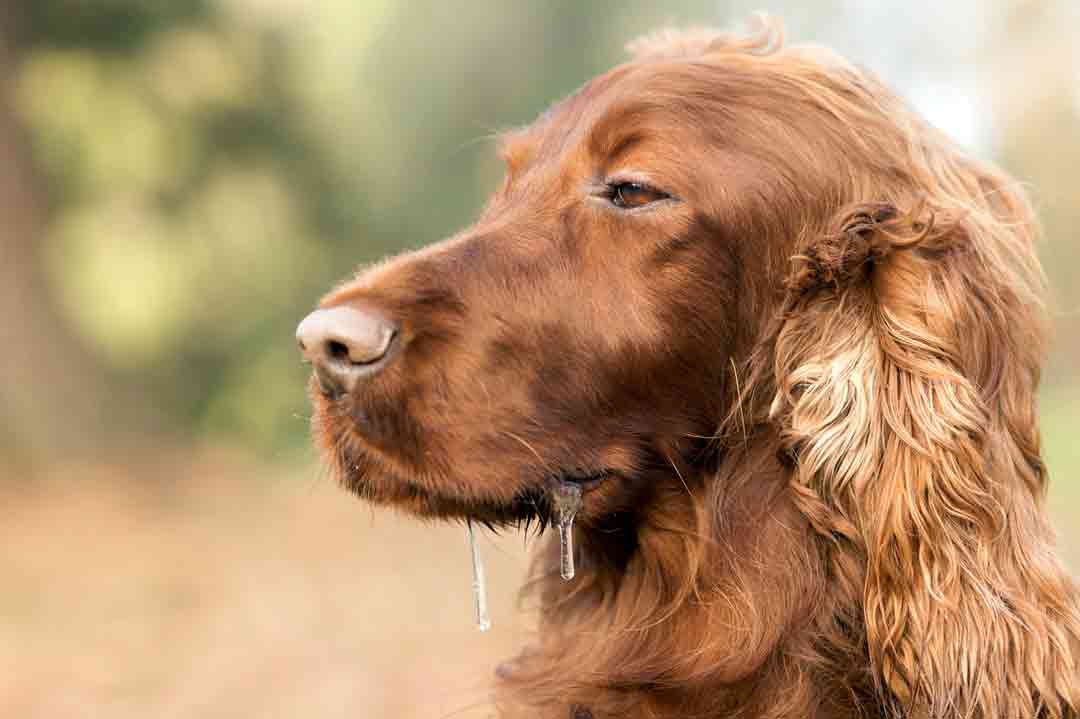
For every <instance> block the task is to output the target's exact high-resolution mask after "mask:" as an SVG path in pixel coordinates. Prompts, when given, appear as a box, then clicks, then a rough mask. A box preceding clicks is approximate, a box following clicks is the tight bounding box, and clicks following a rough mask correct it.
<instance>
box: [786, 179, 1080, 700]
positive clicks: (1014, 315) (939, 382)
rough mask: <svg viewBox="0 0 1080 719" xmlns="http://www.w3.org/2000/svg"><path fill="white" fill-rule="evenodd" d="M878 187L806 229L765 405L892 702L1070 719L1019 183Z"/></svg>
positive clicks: (1073, 666) (1075, 654) (1072, 625)
mask: <svg viewBox="0 0 1080 719" xmlns="http://www.w3.org/2000/svg"><path fill="white" fill-rule="evenodd" d="M992 179H993V178H990V179H986V178H982V177H980V178H979V179H978V182H979V184H978V185H977V186H976V189H981V190H983V191H984V192H983V193H981V194H980V195H979V199H978V200H977V201H976V202H973V203H971V204H969V205H966V206H963V207H958V206H955V205H954V206H952V207H950V206H947V205H945V204H944V203H934V202H933V201H929V200H920V201H915V200H912V201H909V202H907V203H905V204H906V206H904V205H902V204H901V203H900V202H876V203H868V204H862V205H858V206H855V207H850V208H847V209H846V210H844V211H843V212H841V213H840V214H839V215H838V216H837V218H836V219H835V220H834V222H833V226H832V227H829V228H827V229H826V231H825V232H816V233H808V234H813V235H814V236H813V237H812V238H810V239H808V240H807V241H805V242H804V244H803V246H802V247H801V248H800V251H799V254H798V255H797V256H796V257H795V258H794V265H795V266H794V270H793V272H792V273H791V275H790V276H789V278H788V281H787V287H786V291H787V300H786V306H785V310H784V315H783V317H782V320H781V324H780V325H779V327H778V332H777V334H776V335H775V368H774V369H775V381H776V388H777V393H776V397H775V399H774V401H773V405H772V409H771V417H772V419H773V421H774V422H776V423H777V424H778V425H779V428H780V432H781V434H782V437H783V444H784V447H783V449H784V451H785V454H786V455H787V456H788V457H790V458H791V459H792V461H793V487H794V489H795V492H796V496H797V497H798V501H799V503H800V505H801V506H802V508H803V510H804V511H805V512H806V513H807V516H808V517H809V518H810V520H811V522H812V523H813V524H814V526H815V528H816V529H817V531H819V532H820V533H821V534H822V535H823V536H824V537H825V538H826V539H825V540H824V541H825V544H826V546H829V547H830V548H831V551H830V566H831V571H832V572H833V576H834V578H835V583H836V586H837V591H839V592H846V593H847V594H849V595H851V596H850V597H849V599H850V602H849V604H850V606H852V607H854V608H855V609H854V611H856V612H857V611H858V608H861V611H862V622H863V624H864V625H865V631H866V636H865V641H866V644H867V647H868V650H869V654H870V660H871V664H872V668H873V672H874V677H875V680H876V681H877V683H878V686H879V691H880V692H881V694H882V696H883V698H884V700H885V701H886V702H887V703H888V704H889V705H890V706H891V707H892V710H893V711H894V713H895V714H896V715H897V716H901V717H920V718H923V717H926V718H937V717H971V718H972V719H991V718H995V719H996V718H998V717H1018V718H1019V717H1055V718H1058V717H1075V716H1077V711H1078V710H1080V696H1078V693H1080V689H1078V687H1080V663H1078V661H1080V643H1078V637H1080V612H1078V609H1077V599H1076V597H1077V594H1076V588H1075V586H1074V585H1073V584H1072V581H1071V579H1070V578H1069V577H1068V575H1067V574H1066V573H1065V571H1064V570H1063V569H1062V567H1061V566H1060V565H1059V563H1058V560H1057V559H1056V558H1055V554H1054V549H1053V536H1052V531H1051V529H1050V528H1049V526H1048V524H1047V521H1046V518H1045V516H1044V510H1043V494H1044V483H1045V476H1044V468H1043V465H1042V462H1041V460H1040V449H1039V434H1038V427H1037V416H1036V407H1035V389H1036V385H1037V383H1038V376H1039V366H1040V362H1041V359H1042V353H1043V350H1044V335H1045V329H1044V324H1043V316H1044V311H1043V309H1042V305H1041V294H1042V284H1043V283H1042V275H1041V271H1040V269H1039V267H1038V263H1037V260H1036V258H1035V254H1034V249H1033V237H1032V236H1033V230H1032V224H1031V215H1030V211H1029V209H1028V206H1027V204H1026V201H1025V200H1024V198H1023V197H1022V196H1020V195H1018V194H1015V193H1013V192H1012V190H1011V189H1009V188H1008V187H1007V186H1005V185H1004V183H1001V184H1000V185H999V186H998V187H995V188H993V191H992V192H986V190H989V189H990V187H988V186H987V183H990V182H991V180H992Z"/></svg>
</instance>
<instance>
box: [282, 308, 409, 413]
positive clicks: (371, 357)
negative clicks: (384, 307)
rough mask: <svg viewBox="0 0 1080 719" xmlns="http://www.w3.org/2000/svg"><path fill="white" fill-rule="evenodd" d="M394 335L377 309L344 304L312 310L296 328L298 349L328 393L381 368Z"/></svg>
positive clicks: (339, 391)
mask: <svg viewBox="0 0 1080 719" xmlns="http://www.w3.org/2000/svg"><path fill="white" fill-rule="evenodd" d="M397 336H398V328H397V325H395V324H394V323H393V322H391V321H390V320H388V319H386V318H385V317H383V316H382V315H380V314H379V313H378V312H375V311H373V310H369V309H361V308H357V307H351V306H345V305H342V306H338V307H329V308H326V309H319V310H315V311H314V312H312V313H311V314H310V315H308V316H307V317H305V318H304V319H303V321H301V322H300V325H299V326H298V327H297V328H296V342H297V344H298V345H299V346H300V352H301V353H303V355H304V359H306V360H308V361H309V362H311V364H312V366H313V367H314V369H315V376H316V377H317V378H318V380H319V384H320V386H321V387H322V390H323V392H325V393H326V394H328V395H330V396H332V397H337V396H340V395H342V394H347V393H350V392H352V391H353V389H355V387H356V384H357V382H359V381H360V380H361V379H362V378H364V377H369V376H371V375H374V374H376V373H377V372H379V371H380V370H382V369H383V367H385V366H386V364H387V361H388V360H389V359H390V355H391V349H392V347H393V345H394V342H395V339H396V338H397Z"/></svg>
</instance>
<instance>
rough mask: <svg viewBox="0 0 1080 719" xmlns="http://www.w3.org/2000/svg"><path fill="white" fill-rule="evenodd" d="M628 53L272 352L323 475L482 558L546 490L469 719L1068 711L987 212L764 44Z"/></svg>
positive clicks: (1028, 409) (972, 169)
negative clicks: (490, 186)
mask: <svg viewBox="0 0 1080 719" xmlns="http://www.w3.org/2000/svg"><path fill="white" fill-rule="evenodd" d="M630 48H631V51H632V53H633V59H632V60H631V61H630V62H628V63H627V64H625V65H622V66H620V67H617V68H615V69H614V70H611V71H610V72H608V73H607V74H605V75H603V76H601V77H598V78H596V79H594V80H592V81H591V82H589V83H588V84H587V85H585V87H584V88H582V89H581V90H579V91H578V92H576V93H574V94H573V95H572V96H570V97H569V98H567V99H566V100H563V101H562V102H559V103H558V104H556V105H555V106H554V107H552V108H551V109H550V110H548V111H547V112H546V113H545V114H544V115H542V116H541V117H540V118H539V120H537V121H536V122H535V123H534V124H533V125H531V126H529V127H527V128H524V129H519V130H516V131H513V132H509V133H507V134H506V135H505V136H504V137H503V138H502V143H501V152H502V156H503V157H504V159H505V162H506V179H505V182H503V184H502V186H501V187H500V188H499V189H498V191H497V192H495V194H494V195H493V196H492V197H491V199H490V202H489V203H488V205H487V207H486V208H485V209H484V210H483V212H482V214H481V216H480V218H479V220H478V221H477V223H476V224H475V225H473V226H472V227H470V228H468V229H466V230H464V231H462V232H460V233H458V234H457V235H456V236H454V237H452V238H450V239H448V240H446V241H444V242H441V243H438V244H435V245H433V246H431V247H428V248H425V249H423V250H421V251H417V252H410V253H407V254H404V255H401V256H399V257H395V258H392V259H390V260H387V261H385V262H383V263H381V264H378V265H376V266H374V267H371V268H368V269H366V270H365V271H363V272H362V273H360V274H359V275H358V276H356V277H355V279H352V280H349V281H347V282H346V283H344V284H343V285H341V286H340V287H338V288H337V289H335V290H334V291H332V292H331V293H330V294H329V295H328V296H327V297H326V298H325V299H324V300H323V301H322V303H321V305H320V309H318V310H316V312H314V313H313V314H312V315H310V316H309V317H308V318H307V319H306V320H305V321H304V323H302V325H301V327H300V329H299V331H298V337H299V340H300V343H301V346H302V349H303V352H304V354H305V355H306V357H307V358H308V359H309V360H310V361H311V362H312V364H313V365H314V378H313V381H312V384H311V388H312V392H311V395H312V401H313V403H314V406H315V418H314V431H315V438H316V442H317V444H318V445H319V446H320V448H321V449H322V451H323V452H324V453H325V457H326V458H327V460H328V462H329V463H331V465H332V467H333V470H334V472H335V474H336V475H337V476H338V477H339V478H340V480H341V482H342V483H343V485H344V486H345V487H347V488H348V489H350V490H352V491H353V492H355V493H356V494H357V495H359V496H360V497H362V498H363V499H365V500H367V501H369V502H374V503H377V504H381V505H391V506H395V507H399V508H404V509H406V510H408V511H410V512H413V513H415V514H417V515H421V516H424V517H436V518H446V519H456V520H461V519H470V520H473V521H475V522H480V523H486V524H489V525H492V526H496V527H498V526H517V525H519V524H521V523H524V522H528V521H529V520H538V521H539V522H540V523H541V525H543V524H544V523H547V522H550V520H551V518H552V517H551V515H552V491H553V489H554V488H558V487H565V486H566V485H572V484H576V485H578V486H579V487H580V488H581V491H582V496H583V505H582V507H581V510H580V513H579V515H578V519H577V524H576V526H575V527H574V533H575V538H576V559H577V563H578V573H577V576H576V577H574V578H573V579H572V580H570V581H564V580H563V579H561V578H560V576H559V562H558V559H559V557H558V556H557V550H558V543H557V542H556V541H554V540H552V544H551V545H545V547H546V550H545V551H543V552H541V554H540V556H538V557H537V558H536V560H535V562H534V575H535V581H533V582H531V583H530V585H529V587H530V589H529V591H531V592H533V593H534V596H536V597H537V598H538V605H539V615H540V616H539V622H540V629H541V631H540V632H539V633H538V636H537V639H536V641H535V645H533V646H529V647H528V648H526V649H524V650H523V651H522V652H521V654H520V655H519V656H517V657H516V658H513V659H511V660H510V661H508V662H506V663H505V664H503V665H501V666H500V667H499V668H498V670H497V671H496V687H497V694H496V700H497V704H498V707H499V710H500V712H502V715H503V716H507V717H552V718H558V719H570V718H571V717H573V718H578V719H581V718H584V717H592V718H593V719H602V718H608V717H617V718H619V719H634V718H637V717H654V718H662V717H679V718H680V719H688V718H692V717H702V718H704V717H717V718H719V717H723V718H725V719H730V718H734V717H741V718H743V719H766V718H770V719H782V718H784V719H788V718H796V719H802V718H814V719H841V718H845V719H848V718H850V719H856V718H859V717H862V718H866V719H874V718H878V717H897V718H900V717H902V718H905V719H962V718H966V719H1036V718H1039V719H1066V718H1072V719H1075V718H1076V717H1078V716H1080V608H1078V607H1080V601H1078V596H1080V595H1078V589H1077V585H1076V584H1075V583H1074V581H1073V579H1071V578H1070V576H1069V575H1068V573H1067V572H1066V571H1065V569H1064V568H1063V566H1062V564H1061V562H1060V561H1059V559H1058V558H1057V556H1056V550H1055V547H1054V541H1055V540H1054V537H1053V532H1052V530H1051V528H1050V526H1049V524H1048V521H1047V517H1046V512H1045V508H1044V490H1045V485H1046V470H1045V466H1044V464H1043V462H1042V460H1041V459H1040V446H1039V442H1040V440H1039V430H1038V422H1037V413H1036V397H1035V390H1036V385H1037V383H1038V380H1039V373H1040V364H1041V362H1042V359H1043V354H1044V349H1045V346H1046V334H1047V329H1046V325H1047V316H1046V312H1045V310H1044V305H1043V292H1044V287H1043V284H1044V280H1043V276H1042V274H1041V270H1040V266H1039V264H1038V261H1037V259H1036V255H1035V250H1034V243H1035V234H1036V230H1035V226H1036V224H1035V220H1034V218H1033V216H1032V211H1031V208H1030V206H1029V204H1028V202H1027V200H1026V199H1025V197H1024V194H1023V192H1022V190H1021V188H1020V187H1019V185H1018V183H1017V182H1016V181H1014V180H1012V179H1011V178H1009V177H1008V176H1006V175H1005V174H1003V173H1002V172H1001V171H1000V170H998V169H996V168H994V167H992V166H990V165H988V164H986V163H984V162H980V161H978V160H976V159H974V158H972V157H971V156H970V155H969V154H967V153H965V152H964V151H963V150H962V149H960V148H959V147H957V145H955V144H954V143H953V142H951V141H950V140H949V139H947V138H946V137H944V136H943V135H942V133H940V132H939V131H937V130H935V129H934V128H933V127H931V126H929V125H928V124H927V123H926V122H925V121H923V120H922V119H920V118H919V117H918V116H917V115H916V114H915V113H914V112H912V110H911V109H910V108H909V107H908V106H907V105H906V104H905V103H904V102H902V101H901V100H900V99H898V98H897V96H896V95H894V94H893V93H892V92H890V91H889V90H888V89H886V88H885V87H884V86H883V85H882V84H881V83H880V82H879V81H878V80H877V79H875V78H874V77H873V76H872V75H870V74H869V73H868V72H866V71H865V70H861V69H859V68H857V67H855V66H853V65H851V64H849V63H848V62H846V61H845V60H843V59H842V58H840V57H838V56H837V55H835V54H833V53H830V52H828V51H825V50H823V49H820V48H812V47H782V43H781V41H780V39H779V35H778V32H777V31H776V30H775V29H774V28H773V27H771V26H770V25H768V24H766V25H764V26H763V28H762V30H761V32H757V33H750V34H749V35H741V36H739V35H728V34H721V33H715V32H707V31H703V30H699V31H691V32H683V33H677V32H662V33H659V34H656V35H653V36H650V37H647V38H644V39H642V40H639V41H637V42H635V43H632V44H631V46H630Z"/></svg>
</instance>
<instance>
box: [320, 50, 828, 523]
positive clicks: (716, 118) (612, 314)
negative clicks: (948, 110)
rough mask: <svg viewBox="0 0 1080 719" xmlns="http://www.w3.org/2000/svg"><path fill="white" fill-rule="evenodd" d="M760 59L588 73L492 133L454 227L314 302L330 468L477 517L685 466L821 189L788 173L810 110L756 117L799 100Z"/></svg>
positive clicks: (607, 502) (418, 505)
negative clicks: (468, 221)
mask: <svg viewBox="0 0 1080 719" xmlns="http://www.w3.org/2000/svg"><path fill="white" fill-rule="evenodd" d="M762 61H763V58H751V57H749V56H743V55H740V54H735V53H730V55H729V54H728V53H723V52H720V53H718V54H716V55H715V56H710V57H709V58H707V59H700V60H690V59H688V58H677V59H665V58H662V57H645V58H643V59H641V60H639V61H637V62H633V63H630V64H628V65H624V66H621V67H619V68H616V69H615V70H613V71H611V72H609V73H608V74H606V75H604V76H602V77H599V78H597V79H595V80H593V81H592V82H590V83H588V84H587V85H586V86H585V87H584V88H583V89H581V90H580V91H579V92H577V93H575V94H574V95H572V96H571V97H569V98H568V99H566V100H564V101H562V102H560V103H558V104H557V105H555V106H554V107H553V108H551V109H550V110H549V111H548V112H547V113H545V114H544V115H543V116H542V117H541V118H540V119H539V120H538V121H537V122H535V123H534V124H533V125H531V126H530V127H527V128H524V129H521V130H517V131H514V132H510V133H507V134H506V135H505V136H504V137H503V138H502V142H501V144H502V147H501V154H502V156H503V158H504V159H505V162H506V168H507V169H506V179H505V181H504V183H503V185H502V187H501V188H499V189H498V191H496V192H495V193H494V195H493V196H492V197H491V199H490V202H489V203H488V205H487V207H486V208H485V209H484V211H483V213H482V215H481V217H480V219H479V220H478V221H477V222H476V224H475V225H473V226H472V227H470V228H468V229H466V230H464V231H462V232H460V233H459V234H458V235H456V236H455V237H453V238H451V239H448V240H446V241H444V242H441V243H439V244H436V245H433V246H431V247H428V248H426V249H424V250H422V251H419V252H412V253H408V254H405V255H402V256H399V257H396V258H393V259H391V260H388V261H386V262H383V263H382V264H379V265H377V266H375V267H372V268H369V269H366V270H365V271H363V272H362V273H360V274H359V276H357V277H356V278H355V279H353V280H351V281H349V282H347V283H345V284H343V285H342V286H341V287H339V288H337V289H336V290H334V291H333V292H332V293H330V294H329V295H328V296H327V297H326V298H325V299H324V300H323V301H322V303H321V308H322V309H321V310H319V311H318V312H316V313H315V314H314V315H312V317H311V318H309V319H308V320H306V321H305V324H304V325H303V326H302V327H301V330H300V333H299V336H300V340H301V342H302V344H303V345H304V347H305V352H306V353H307V355H308V356H309V358H311V359H312V361H313V362H314V364H315V366H316V372H317V375H318V376H319V377H321V383H320V382H319V381H313V383H312V389H313V392H312V396H313V400H314V403H315V407H316V427H317V437H318V438H319V441H320V442H321V444H322V446H323V448H324V449H325V450H326V452H327V456H328V457H329V458H330V459H331V461H332V462H333V465H334V467H335V468H336V469H337V470H338V474H339V476H340V477H341V478H342V480H343V481H344V482H345V484H346V485H347V486H349V487H350V488H352V489H354V490H355V491H357V492H358V493H359V494H361V495H362V496H363V497H365V498H367V499H370V500H373V501H376V502H382V503H393V504H397V505H400V506H403V507H406V508H408V509H411V510H414V511H416V512H419V513H422V514H431V515H438V516H470V517H473V518H476V519H480V520H489V521H494V522H499V521H511V520H515V519H519V518H523V517H526V516H529V515H531V514H533V513H535V512H537V511H539V512H543V511H544V506H543V505H544V500H543V497H544V494H545V492H546V489H547V487H548V485H549V484H550V482H552V481H555V480H563V481H566V480H569V481H578V482H582V483H583V484H584V485H585V488H586V490H587V491H586V494H585V512H584V513H583V517H584V519H585V520H586V521H588V517H590V516H595V515H598V514H604V513H610V512H612V511H615V510H617V509H619V508H620V507H625V506H627V505H629V504H631V503H632V502H633V498H634V497H637V496H639V495H640V493H641V492H647V491H648V486H647V485H648V480H647V479H646V476H647V475H649V474H650V473H651V472H652V471H654V470H656V469H662V470H664V471H665V473H667V474H670V472H671V470H672V465H675V467H676V471H681V470H682V469H683V467H684V466H686V465H688V464H693V463H695V462H699V461H703V459H704V457H705V454H706V453H705V452H704V448H703V445H704V440H705V438H708V437H710V436H712V435H713V433H714V432H715V431H716V427H717V420H718V418H719V417H721V416H722V415H723V413H724V412H725V410H726V408H727V407H728V406H730V404H731V402H732V399H733V396H734V387H735V384H734V373H733V365H732V360H733V359H735V358H739V357H741V356H745V354H746V352H747V351H748V349H749V347H750V344H751V342H752V340H753V339H754V336H755V335H756V334H757V327H758V326H759V324H760V321H761V319H762V316H763V314H764V312H765V308H766V305H767V304H768V301H769V298H768V294H769V292H770V287H769V282H770V281H773V282H775V279H776V278H777V277H778V276H779V275H778V274H777V272H778V271H779V270H782V269H783V268H784V266H785V264H784V262H783V258H784V257H786V256H787V255H789V254H790V245H791V242H790V238H793V237H794V234H795V232H796V230H797V228H798V222H799V221H800V219H801V218H797V217H795V216H794V214H793V213H792V212H791V210H792V209H794V208H804V207H805V206H806V205H807V204H808V203H812V202H816V200H814V199H813V197H812V196H813V195H814V194H815V193H816V192H817V191H818V189H819V188H820V187H821V183H820V182H819V181H816V180H811V179H810V178H807V177H800V176H797V175H795V174H793V173H792V171H791V170H790V169H789V165H790V164H791V159H792V156H794V155H803V154H805V153H806V152H807V147H806V145H807V144H808V143H810V142H819V141H818V140H814V139H813V138H811V137H799V136H798V130H799V127H800V126H801V127H802V128H803V129H804V130H805V129H806V128H807V126H808V123H807V122H806V121H805V120H800V121H799V122H798V123H796V124H793V125H792V127H791V128H790V131H784V132H783V133H781V134H780V135H779V136H776V137H772V136H771V135H772V134H773V133H772V132H771V131H770V129H769V128H776V127H778V123H783V122H788V121H789V120H790V121H792V122H794V120H795V119H797V118H798V115H799V112H800V111H799V110H798V109H797V108H785V107H784V106H783V103H779V102H778V98H775V97H773V96H772V92H773V91H772V89H771V88H770V84H769V82H767V81H765V78H763V77H762V76H761V73H762V72H763V69H759V68H758V67H757V66H756V65H757V64H758V63H760V62H762ZM763 67H764V66H763ZM768 72H770V73H775V74H777V75H778V76H779V68H773V69H772V70H769V71H768ZM808 102H809V101H808ZM789 115H790V117H787V116H789ZM785 118H787V119H785ZM814 134H818V133H814ZM821 149H824V148H821ZM815 169H824V168H815ZM785 238H787V240H786V241H785ZM770 278H771V280H770ZM773 289H774V288H773ZM350 333H352V335H351V336H350Z"/></svg>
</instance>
